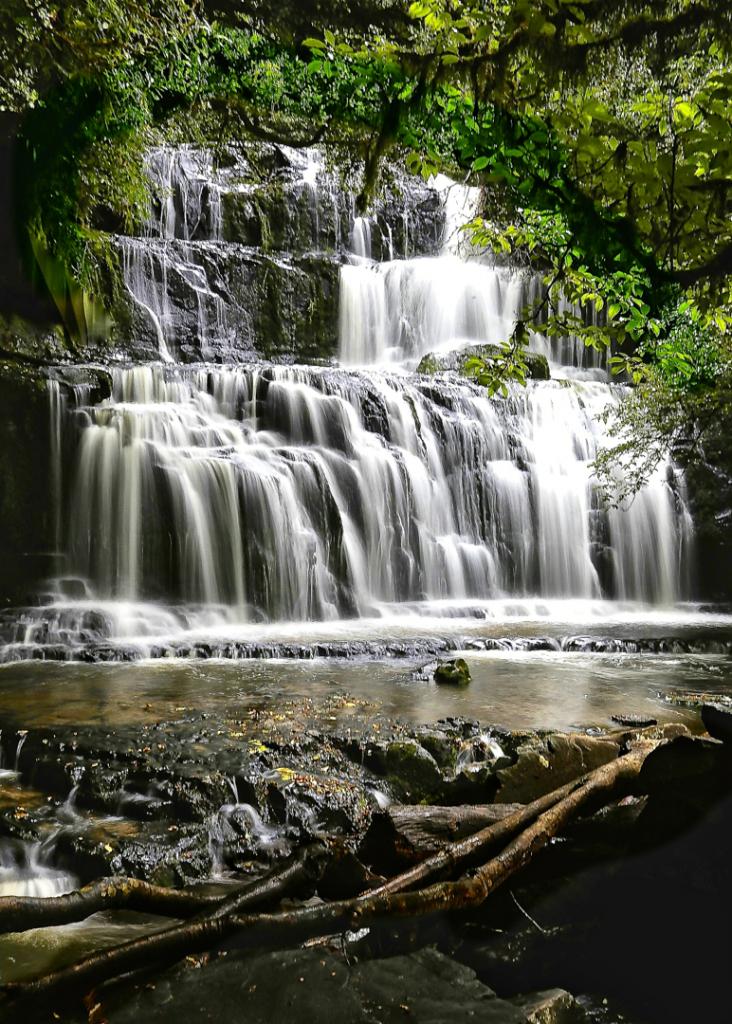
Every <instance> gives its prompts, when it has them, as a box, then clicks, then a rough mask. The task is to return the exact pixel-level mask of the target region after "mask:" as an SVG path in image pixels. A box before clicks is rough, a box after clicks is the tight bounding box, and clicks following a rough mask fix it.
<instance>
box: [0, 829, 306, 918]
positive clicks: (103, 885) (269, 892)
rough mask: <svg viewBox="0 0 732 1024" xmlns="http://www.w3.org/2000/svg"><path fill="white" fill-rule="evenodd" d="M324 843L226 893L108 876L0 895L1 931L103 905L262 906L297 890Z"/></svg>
mask: <svg viewBox="0 0 732 1024" xmlns="http://www.w3.org/2000/svg"><path fill="white" fill-rule="evenodd" d="M323 850H324V847H322V846H314V847H306V848H305V849H303V850H301V851H299V853H297V854H296V855H295V856H294V857H292V858H290V859H289V860H288V861H287V862H286V864H285V865H284V866H283V867H281V868H279V869H278V870H277V871H276V872H274V873H272V874H269V875H267V876H266V877H264V878H260V879H257V880H256V881H254V882H251V883H249V884H246V885H243V886H237V888H236V891H235V892H234V893H229V894H227V895H226V896H224V897H222V896H220V895H211V894H203V893H196V892H194V891H191V890H185V889H166V888H164V887H163V886H159V885H151V884H150V883H149V882H143V881H140V879H137V878H103V879H101V880H100V881H98V882H93V883H92V884H90V885H85V886H84V887H83V888H82V889H77V890H76V891H75V892H70V893H66V894H65V895H63V896H53V897H49V898H43V897H33V896H31V897H21V896H3V897H1V898H0V934H1V933H5V932H21V931H29V930H30V929H31V928H50V927H54V926H57V925H64V924H71V923H72V922H74V921H83V920H84V919H85V918H87V917H90V916H91V915H92V914H96V913H98V912H99V911H101V910H136V911H139V912H141V913H145V914H159V915H161V916H163V917H177V918H190V917H191V916H193V915H198V914H202V913H203V914H207V915H208V916H212V917H217V916H219V915H221V914H227V913H233V912H234V911H235V910H238V909H243V908H245V907H254V906H259V905H261V904H262V903H266V902H268V901H270V900H274V899H277V898H279V897H281V896H283V895H285V894H286V893H288V892H292V891H293V890H294V889H295V888H297V887H298V886H299V885H300V884H301V883H302V882H303V881H306V880H307V879H308V878H309V877H311V875H312V865H313V862H314V860H317V859H318V858H317V856H316V855H317V854H318V853H319V852H322V851H323Z"/></svg>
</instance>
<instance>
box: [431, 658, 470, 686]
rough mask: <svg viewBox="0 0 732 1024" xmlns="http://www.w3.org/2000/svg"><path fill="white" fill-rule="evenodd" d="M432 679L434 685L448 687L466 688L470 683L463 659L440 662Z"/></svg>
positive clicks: (468, 671) (468, 670)
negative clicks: (438, 684)
mask: <svg viewBox="0 0 732 1024" xmlns="http://www.w3.org/2000/svg"><path fill="white" fill-rule="evenodd" d="M433 678H434V680H435V682H436V683H440V684H446V685H448V686H467V685H468V683H469V682H470V669H469V668H468V663H467V661H465V659H464V658H455V659H454V660H453V661H442V662H440V664H439V665H438V666H437V668H436V669H435V674H434V677H433Z"/></svg>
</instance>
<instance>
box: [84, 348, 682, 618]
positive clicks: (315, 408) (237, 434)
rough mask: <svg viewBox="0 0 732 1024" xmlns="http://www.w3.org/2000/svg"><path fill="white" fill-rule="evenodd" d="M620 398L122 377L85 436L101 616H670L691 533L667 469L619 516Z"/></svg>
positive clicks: (372, 376) (399, 380) (316, 380)
mask: <svg viewBox="0 0 732 1024" xmlns="http://www.w3.org/2000/svg"><path fill="white" fill-rule="evenodd" d="M608 398H610V400H613V401H618V400H620V398H619V395H618V394H617V393H616V392H611V393H610V394H609V389H608V387H607V386H606V385H603V384H598V383H591V382H584V383H577V382H572V383H569V382H551V383H548V384H546V385H540V386H532V387H529V388H527V389H525V390H522V389H517V390H516V391H514V392H513V393H512V394H511V396H510V397H509V398H508V399H506V400H494V401H488V400H487V399H486V397H485V394H484V393H483V392H481V390H480V389H479V388H478V387H477V386H473V385H470V384H466V383H463V382H457V381H455V380H448V379H445V380H426V379H416V378H410V377H405V376H402V375H399V374H389V373H384V372H376V371H371V372H367V371H360V372H345V371H338V370H329V369H318V368H305V367H275V366H258V367H253V368H237V369H233V368H219V367H205V368H195V369H190V370H187V371H183V370H179V369H178V370H176V369H172V368H171V369H165V368H163V367H160V366H147V367H135V368H133V369H129V370H117V371H115V372H114V393H113V396H112V398H111V399H109V400H107V401H106V402H103V403H101V404H99V405H97V406H91V407H87V408H85V409H80V410H78V411H77V416H78V417H79V418H80V419H81V421H82V424H83V425H82V428H81V431H80V438H79V444H78V455H77V468H76V477H75V479H74V481H73V485H72V495H73V497H72V504H71V509H70V516H69V521H70V557H71V561H72V565H73V567H74V570H75V571H76V572H78V573H79V574H80V575H81V576H83V577H86V578H88V579H89V580H91V581H92V583H93V586H94V588H95V592H96V593H98V594H99V596H101V597H104V598H114V597H118V598H124V599H126V600H132V601H139V600H142V599H146V598H151V597H154V596H157V595H161V594H163V595H167V596H168V597H174V598H176V599H178V600H180V601H183V602H190V603H199V604H204V605H219V606H225V607H228V608H230V609H235V610H236V612H237V614H238V615H239V616H241V617H242V618H243V617H245V616H246V615H256V616H257V617H264V618H267V619H275V620H277V619H332V618H336V617H340V616H343V615H360V616H364V615H369V614H374V613H375V612H377V611H378V610H379V608H380V607H382V606H384V605H393V604H398V603H400V602H405V601H433V600H442V599H489V598H495V597H499V596H505V595H509V596H527V595H541V596H545V597H584V598H593V597H595V598H597V597H601V596H603V595H604V596H608V597H616V598H621V599H631V600H642V601H648V602H654V603H666V604H667V603H671V602H673V601H675V600H677V599H679V597H680V596H682V595H683V594H684V592H685V590H686V579H685V573H686V568H685V566H686V565H687V564H688V559H686V558H685V557H684V556H685V554H686V549H687V548H688V545H689V543H690V534H691V526H690V522H689V520H688V517H687V515H686V514H685V512H684V505H683V483H682V481H681V480H680V478H679V475H678V473H676V472H675V471H674V470H673V468H672V467H671V466H670V465H667V466H665V467H663V468H662V469H660V470H659V471H658V473H657V474H656V476H655V477H654V479H653V480H652V481H651V482H650V484H649V485H648V487H647V488H646V490H645V491H644V492H643V493H642V495H641V496H639V498H638V499H637V500H636V501H635V502H634V503H633V504H632V505H631V506H630V508H628V509H626V510H623V511H620V510H609V511H607V510H603V509H602V508H600V507H599V504H598V501H597V496H596V494H595V491H594V488H593V484H592V475H591V466H590V464H591V461H592V459H593V458H594V456H595V453H596V450H597V444H598V440H599V437H600V434H601V426H600V424H599V421H598V418H597V417H598V415H599V413H600V412H601V410H602V409H603V408H604V407H605V405H606V403H607V401H608Z"/></svg>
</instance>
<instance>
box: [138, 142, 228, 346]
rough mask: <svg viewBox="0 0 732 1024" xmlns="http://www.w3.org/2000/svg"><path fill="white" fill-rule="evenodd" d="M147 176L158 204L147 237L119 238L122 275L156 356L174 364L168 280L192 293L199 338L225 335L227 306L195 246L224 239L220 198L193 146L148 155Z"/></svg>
mask: <svg viewBox="0 0 732 1024" xmlns="http://www.w3.org/2000/svg"><path fill="white" fill-rule="evenodd" d="M147 171H148V175H149V178H150V181H151V188H152V192H153V195H154V197H155V200H156V202H155V203H151V207H150V211H149V214H148V219H147V222H146V224H145V236H144V237H143V238H127V237H123V236H120V237H119V238H118V244H119V245H120V248H121V256H122V276H123V280H124V283H125V286H126V288H127V290H128V291H129V293H130V295H131V296H132V298H133V299H134V301H135V303H136V304H137V306H138V307H139V308H140V309H142V310H143V311H144V313H145V314H146V316H147V317H148V318H149V320H150V321H151V323H152V325H153V327H154V330H155V335H156V337H157V344H158V352H159V356H160V358H161V359H162V360H163V361H164V362H173V355H172V354H171V353H174V352H175V351H176V337H175V320H174V316H173V310H172V306H171V301H170V278H172V277H174V276H177V277H179V278H180V279H181V280H182V281H183V282H184V284H185V285H187V286H188V288H189V289H190V290H191V291H192V293H193V295H194V296H195V299H196V304H197V310H198V336H199V338H200V340H201V343H202V344H205V343H206V342H207V341H208V340H209V337H210V336H211V335H213V336H214V337H216V338H220V337H222V336H224V335H225V334H226V331H227V324H226V304H225V302H224V299H223V298H222V296H221V295H219V294H218V293H217V292H215V291H214V290H213V289H212V288H211V287H210V285H209V282H208V279H207V275H206V270H205V268H204V266H203V265H202V264H201V262H200V261H198V260H196V259H195V258H194V251H193V250H194V243H201V242H204V243H208V242H212V243H215V242H218V241H220V239H221V233H222V219H221V194H220V189H219V186H218V183H217V182H216V180H215V175H214V173H213V166H212V159H211V155H210V154H209V153H207V152H206V151H205V150H198V149H193V148H191V147H182V148H171V147H161V148H159V149H154V150H152V151H151V152H150V153H149V154H148V159H147Z"/></svg>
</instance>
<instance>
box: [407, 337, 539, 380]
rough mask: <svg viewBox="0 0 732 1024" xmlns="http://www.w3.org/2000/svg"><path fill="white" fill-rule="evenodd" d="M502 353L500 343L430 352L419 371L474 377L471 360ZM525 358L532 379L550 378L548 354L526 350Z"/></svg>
mask: <svg viewBox="0 0 732 1024" xmlns="http://www.w3.org/2000/svg"><path fill="white" fill-rule="evenodd" d="M500 355H502V349H501V347H500V346H499V345H468V346H466V347H465V348H461V349H452V350H451V351H449V352H429V353H428V354H427V355H426V356H423V357H422V359H421V361H420V363H419V366H418V367H417V373H425V374H433V373H457V374H459V375H460V376H461V377H473V376H474V370H473V368H472V366H471V365H470V363H471V360H474V359H484V360H490V359H495V358H496V357H497V356H500ZM523 358H524V359H525V361H526V365H527V367H528V376H529V378H530V379H531V380H549V379H550V377H551V373H550V372H549V363H548V362H547V360H546V356H542V355H540V354H539V353H538V352H525V353H524V354H523Z"/></svg>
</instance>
